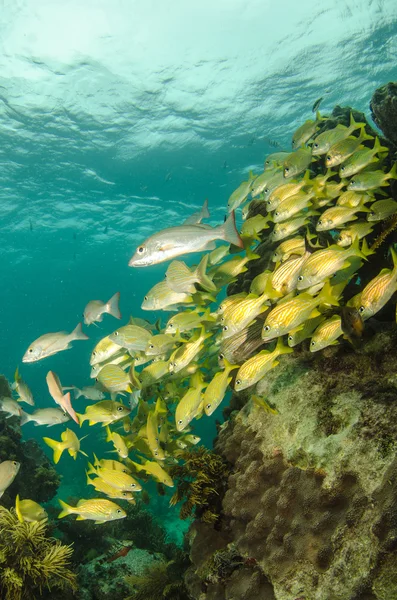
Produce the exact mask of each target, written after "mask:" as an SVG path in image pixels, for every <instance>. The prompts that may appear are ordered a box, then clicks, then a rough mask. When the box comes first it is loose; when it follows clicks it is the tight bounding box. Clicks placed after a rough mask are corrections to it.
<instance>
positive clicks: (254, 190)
mask: <svg viewBox="0 0 397 600" xmlns="http://www.w3.org/2000/svg"><path fill="white" fill-rule="evenodd" d="M275 174H276V171H274V169H269V170H268V171H263V173H261V174H260V175H258V177H256V178H255V180H254V181H253V182H252V185H251V197H252V198H255V197H256V196H259V195H260V194H261V193H262V192H263V190H264V189H265V188H266V186H267V184H268V183H269V182H270V181H271V179H272V178H274V176H275Z"/></svg>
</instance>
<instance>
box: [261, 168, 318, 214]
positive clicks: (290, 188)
mask: <svg viewBox="0 0 397 600" xmlns="http://www.w3.org/2000/svg"><path fill="white" fill-rule="evenodd" d="M309 177H310V172H309V171H306V173H305V176H304V178H303V179H302V180H301V181H293V182H292V181H291V182H290V183H284V184H283V185H280V186H278V187H277V188H276V189H275V190H273V191H272V193H271V194H270V196H269V198H268V199H267V200H266V208H267V210H269V211H271V210H274V209H275V208H277V207H278V206H279V204H280V203H281V202H284V200H286V199H287V198H290V197H291V196H295V195H297V194H298V193H299V192H300V191H301V189H302V188H303V187H304V186H305V185H308V184H309V182H310V179H309Z"/></svg>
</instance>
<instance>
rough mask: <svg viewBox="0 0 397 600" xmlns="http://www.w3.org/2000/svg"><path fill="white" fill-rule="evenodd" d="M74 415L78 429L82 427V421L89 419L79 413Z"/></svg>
mask: <svg viewBox="0 0 397 600" xmlns="http://www.w3.org/2000/svg"><path fill="white" fill-rule="evenodd" d="M75 415H76V417H77V419H78V422H79V425H80V427H81V426H82V424H83V423H84V421H86V420H87V419H88V418H89V417H87V416H86V415H85V414H81V413H75Z"/></svg>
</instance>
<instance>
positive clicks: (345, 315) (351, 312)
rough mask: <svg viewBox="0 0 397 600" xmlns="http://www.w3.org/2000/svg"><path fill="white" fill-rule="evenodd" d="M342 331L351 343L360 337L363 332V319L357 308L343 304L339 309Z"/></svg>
mask: <svg viewBox="0 0 397 600" xmlns="http://www.w3.org/2000/svg"><path fill="white" fill-rule="evenodd" d="M341 327H342V331H343V333H344V334H345V336H346V337H347V339H348V340H350V341H351V342H352V343H354V342H356V341H357V340H359V339H361V338H362V336H363V333H364V321H363V320H362V318H361V315H360V313H359V311H358V310H357V308H354V307H352V306H343V307H342V309H341Z"/></svg>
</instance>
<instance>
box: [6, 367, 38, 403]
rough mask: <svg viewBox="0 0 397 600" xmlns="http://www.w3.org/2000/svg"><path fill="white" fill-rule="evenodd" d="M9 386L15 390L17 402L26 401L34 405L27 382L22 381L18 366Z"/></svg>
mask: <svg viewBox="0 0 397 600" xmlns="http://www.w3.org/2000/svg"><path fill="white" fill-rule="evenodd" d="M11 388H12V389H13V390H15V391H16V392H17V394H18V398H17V400H18V402H26V404H30V406H34V400H33V394H32V392H31V391H30V389H29V386H28V384H27V383H25V382H24V381H23V379H22V377H21V375H20V373H19V370H18V367H17V368H16V369H15V374H14V383H13V384H12V385H11Z"/></svg>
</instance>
